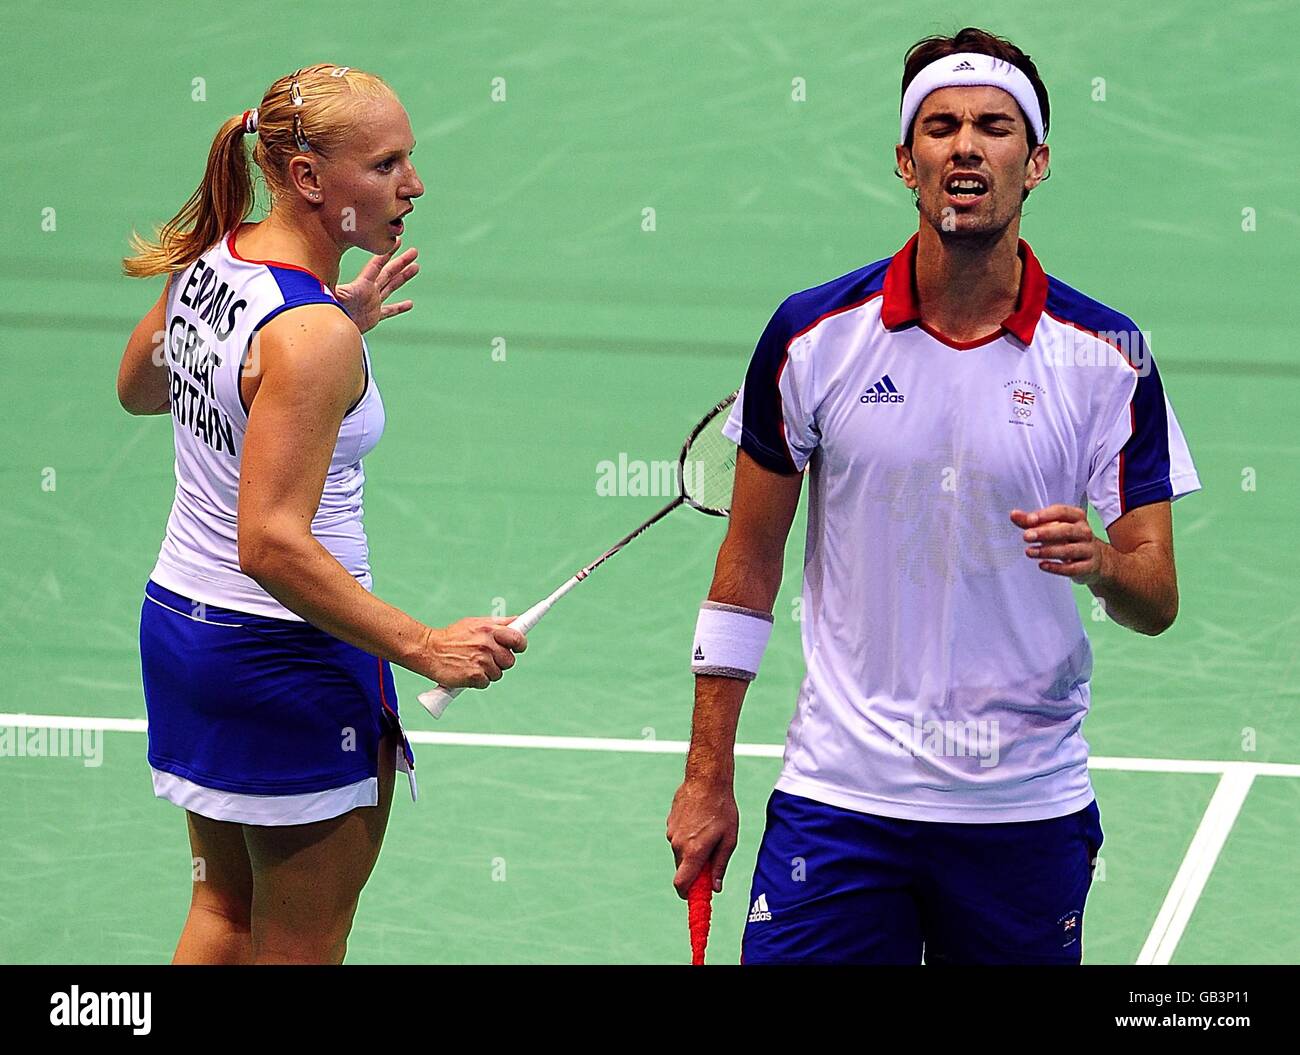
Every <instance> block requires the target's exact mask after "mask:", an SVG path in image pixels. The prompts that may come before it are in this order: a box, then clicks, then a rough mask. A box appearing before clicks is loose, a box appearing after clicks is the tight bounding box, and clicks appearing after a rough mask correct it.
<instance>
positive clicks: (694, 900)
mask: <svg viewBox="0 0 1300 1055" xmlns="http://www.w3.org/2000/svg"><path fill="white" fill-rule="evenodd" d="M712 900H713V861H712V860H708V861H705V862H704V867H703V868H702V869H700V874H699V875H697V876H696V877H695V882H693V883H692V884H691V889H690V890H689V891H687V893H686V918H687V921H688V923H689V924H690V929H691V963H692V965H694V966H697V967H698V966H701V965H703V963H704V950H705V948H706V947H707V946H708V944H709V920H710V917H711V916H712V915H713V906H712V904H711V902H712Z"/></svg>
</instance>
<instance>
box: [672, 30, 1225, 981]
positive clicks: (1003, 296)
mask: <svg viewBox="0 0 1300 1055" xmlns="http://www.w3.org/2000/svg"><path fill="white" fill-rule="evenodd" d="M902 88H903V96H902V106H901V116H902V121H901V126H900V143H899V145H898V146H897V147H896V159H897V164H898V171H899V174H900V176H901V177H902V179H903V180H904V182H905V183H906V185H907V186H908V187H909V188H911V189H912V190H913V192H914V194H915V198H916V205H917V209H918V210H919V212H920V226H919V230H918V232H917V234H916V235H914V236H913V237H912V238H911V239H910V240H909V241H908V242H907V244H906V245H905V246H903V247H902V249H900V250H899V251H898V252H897V253H895V254H894V255H893V256H892V257H889V258H886V259H883V260H878V261H876V262H875V263H872V264H868V265H867V266H866V267H863V268H861V269H859V270H857V271H854V272H852V273H850V274H848V275H845V276H843V277H841V278H838V279H835V280H833V281H831V282H828V283H826V284H824V285H821V286H818V287H816V288H814V289H809V290H806V291H804V292H802V293H797V294H795V295H794V296H791V297H790V298H788V299H787V300H786V301H785V302H784V303H783V304H782V305H781V306H780V308H779V309H778V310H777V312H776V314H775V315H774V316H773V318H772V320H771V322H770V323H769V324H768V326H767V329H766V330H765V331H764V333H763V335H762V337H761V338H760V340H759V342H758V347H757V349H756V351H755V352H754V356H753V359H752V361H751V363H750V366H749V370H748V372H747V374H746V376H745V383H744V388H743V391H742V393H741V396H740V398H739V400H738V401H737V403H736V406H735V408H734V410H733V413H732V415H731V417H730V419H729V421H728V427H727V434H728V435H729V436H731V438H732V439H734V440H735V441H737V442H738V443H739V445H740V450H741V453H740V456H739V459H738V464H737V468H736V479H735V489H734V494H733V498H732V511H731V520H730V523H729V526H728V531H727V536H726V539H725V540H724V542H723V544H722V547H721V549H720V551H719V554H718V559H717V567H716V572H715V576H714V579H713V585H712V587H711V589H710V591H709V598H708V600H707V601H706V602H705V604H704V606H703V608H702V609H701V612H700V616H699V624H698V628H697V631H696V635H695V641H694V647H693V660H692V667H693V670H694V671H695V674H696V675H697V677H696V695H695V715H694V727H693V730H692V737H691V746H690V752H689V756H688V761H687V766H686V776H685V779H684V781H683V783H682V785H681V787H680V788H679V790H678V792H677V795H676V798H675V800H674V802H673V806H672V811H671V813H670V815H669V818H668V837H669V840H670V841H671V843H672V846H673V849H674V852H675V855H676V857H677V862H678V868H677V872H676V875H675V877H674V885H675V886H676V889H677V891H678V893H679V894H681V895H683V896H685V894H686V892H687V890H688V889H689V887H690V885H691V882H692V880H693V879H694V878H695V876H696V874H697V872H698V871H699V870H700V869H710V870H711V871H712V874H713V878H714V888H715V889H721V880H722V876H723V873H724V872H725V870H726V867H727V862H728V859H729V858H730V856H731V853H732V851H733V850H734V848H735V845H736V832H737V827H738V817H737V811H736V805H735V799H734V796H733V793H732V769H733V762H732V752H733V746H734V740H735V730H736V722H737V718H738V715H739V711H740V706H741V701H742V698H743V696H744V693H745V689H746V686H747V684H748V682H749V680H751V679H752V678H753V677H754V676H755V674H756V672H757V671H758V667H759V661H760V659H761V657H762V653H763V649H764V647H765V645H766V643H767V640H768V634H769V632H770V630H771V627H772V620H773V615H772V608H773V604H774V601H775V598H776V594H777V590H778V587H779V585H780V581H781V570H782V569H781V564H782V555H783V552H784V547H785V541H786V537H787V534H788V531H789V527H790V523H791V519H792V517H793V515H794V512H795V507H796V505H797V503H798V500H799V491H800V485H801V482H802V479H803V475H804V470H805V469H806V470H807V473H806V475H807V477H808V491H809V499H808V501H809V507H808V535H807V547H806V554H805V559H804V580H803V593H802V627H801V631H802V638H803V649H804V657H805V660H806V664H807V676H806V678H805V679H804V681H803V684H802V686H801V688H800V690H799V695H798V702H797V705H796V709H795V714H794V718H793V720H792V721H791V723H790V728H789V733H788V736H787V739H786V748H785V758H784V764H783V767H782V770H781V775H780V779H779V780H778V781H777V784H776V788H775V790H774V791H773V793H772V796H771V798H770V800H769V803H768V808H767V823H766V827H765V830H764V834H763V839H762V844H761V847H760V850H759V853H758V861H757V865H756V868H755V871H754V879H753V884H752V888H751V891H750V898H749V911H748V915H747V919H746V927H745V933H744V941H743V953H742V959H743V961H744V962H746V963H782V962H801V963H815V962H824V963H844V962H865V963H891V964H919V963H921V962H925V963H931V964H934V963H1042V964H1054V963H1066V964H1077V963H1079V962H1081V955H1082V944H1083V943H1082V933H1083V910H1084V901H1085V898H1086V896H1087V893H1088V889H1089V886H1090V883H1091V878H1092V862H1093V861H1094V860H1095V857H1096V854H1097V850H1098V848H1099V846H1100V845H1101V841H1102V832H1101V828H1100V824H1099V816H1098V809H1097V804H1096V802H1095V799H1094V794H1093V789H1092V786H1091V783H1090V781H1089V776H1088V765H1087V761H1088V745H1087V743H1086V742H1085V741H1084V738H1083V736H1082V733H1081V729H1080V726H1081V724H1082V722H1083V718H1084V716H1085V715H1086V714H1087V711H1088V706H1089V679H1090V676H1091V671H1092V656H1091V652H1090V649H1089V644H1088V639H1087V637H1086V635H1085V634H1084V630H1083V625H1082V622H1081V620H1080V618H1079V613H1078V609H1077V607H1076V600H1075V593H1074V591H1073V589H1072V586H1071V584H1072V583H1079V584H1081V585H1083V586H1086V587H1087V588H1088V589H1089V590H1090V591H1091V593H1092V594H1093V595H1094V597H1095V598H1096V599H1097V601H1098V602H1099V603H1101V604H1103V605H1104V609H1105V613H1106V615H1107V616H1109V618H1111V619H1114V620H1116V621H1117V622H1119V623H1121V624H1122V625H1124V626H1126V627H1129V628H1131V629H1133V630H1136V631H1138V632H1139V633H1143V634H1150V635H1154V634H1159V633H1161V632H1162V631H1164V630H1165V629H1166V628H1168V627H1169V625H1170V624H1171V623H1172V622H1173V621H1174V618H1175V615H1176V613H1177V609H1178V590H1177V583H1176V579H1175V574H1174V558H1173V542H1172V526H1171V523H1172V522H1171V514H1170V503H1171V502H1172V500H1173V499H1176V498H1178V497H1179V496H1181V495H1184V494H1187V493H1188V492H1191V491H1195V490H1197V489H1198V488H1199V486H1200V484H1199V482H1198V480H1197V476H1196V472H1195V469H1194V467H1193V465H1192V461H1191V458H1190V456H1189V453H1188V449H1187V445H1186V443H1185V441H1184V438H1183V435H1182V432H1181V430H1180V429H1179V426H1178V423H1177V421H1176V420H1175V418H1174V413H1173V410H1172V408H1171V407H1170V405H1169V402H1168V400H1167V399H1166V397H1165V394H1164V391H1163V388H1162V385H1161V379H1160V375H1159V373H1158V372H1157V370H1156V367H1155V363H1154V361H1153V360H1152V359H1151V356H1150V351H1149V348H1148V347H1147V343H1146V341H1145V339H1144V338H1143V336H1142V335H1141V334H1140V333H1139V332H1138V329H1137V326H1136V325H1135V324H1134V323H1133V321H1132V320H1131V319H1130V318H1128V317H1127V316H1126V315H1123V314H1122V313H1120V312H1119V311H1117V310H1115V309H1113V308H1110V307H1107V306H1106V305H1104V304H1101V303H1099V302H1097V301H1096V300H1092V299H1090V298H1089V297H1086V296H1084V295H1083V294H1082V293H1080V292H1078V291H1077V290H1075V289H1072V288H1071V287H1070V286H1068V285H1066V284H1065V283H1064V282H1062V281H1060V280H1059V279H1057V278H1054V277H1051V276H1049V275H1047V274H1046V273H1045V272H1044V270H1043V268H1042V266H1041V265H1040V264H1039V262H1038V260H1037V258H1036V257H1035V255H1034V254H1033V253H1032V252H1031V251H1030V248H1029V246H1028V245H1027V244H1026V243H1025V242H1024V241H1023V240H1021V239H1020V237H1019V234H1020V217H1021V209H1022V203H1023V201H1024V199H1025V198H1026V197H1027V196H1028V195H1029V193H1030V191H1032V190H1033V189H1034V188H1035V187H1037V186H1038V184H1039V182H1040V181H1041V180H1042V179H1043V178H1044V176H1045V174H1046V172H1047V167H1048V147H1047V145H1046V144H1045V143H1044V139H1045V138H1046V135H1047V130H1048V97H1047V90H1046V88H1045V87H1044V86H1043V83H1042V81H1041V80H1040V78H1039V76H1038V72H1037V69H1036V68H1035V66H1034V64H1033V63H1032V62H1031V61H1030V59H1029V57H1028V56H1027V55H1026V54H1025V53H1024V52H1023V51H1021V50H1020V48H1018V47H1016V46H1015V45H1014V44H1012V43H1011V42H1009V41H1007V40H1005V39H1002V38H998V37H995V36H992V35H991V34H988V33H986V32H983V31H981V30H978V29H973V28H968V29H964V30H962V31H961V32H960V33H958V34H956V35H955V36H953V37H929V38H927V39H924V40H922V41H920V42H918V43H917V44H916V45H915V46H913V47H912V48H911V49H910V50H909V52H908V54H907V57H906V60H905V70H904V74H903V81H902ZM1088 503H1090V504H1091V505H1092V506H1093V507H1094V509H1095V510H1096V512H1097V515H1098V516H1099V517H1100V519H1101V521H1102V523H1103V525H1104V527H1105V532H1106V536H1107V538H1106V540H1105V541H1103V540H1101V539H1099V538H1097V537H1095V536H1094V534H1093V531H1092V529H1091V528H1090V527H1089V523H1088V519H1087V516H1086V513H1085V506H1086V504H1088Z"/></svg>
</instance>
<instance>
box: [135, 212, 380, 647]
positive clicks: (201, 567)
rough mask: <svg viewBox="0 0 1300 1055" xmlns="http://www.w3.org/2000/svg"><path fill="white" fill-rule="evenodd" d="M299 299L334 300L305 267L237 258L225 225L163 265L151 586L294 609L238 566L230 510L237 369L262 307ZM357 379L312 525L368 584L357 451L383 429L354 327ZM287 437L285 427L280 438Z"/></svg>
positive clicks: (270, 315)
mask: <svg viewBox="0 0 1300 1055" xmlns="http://www.w3.org/2000/svg"><path fill="white" fill-rule="evenodd" d="M304 304H334V305H336V306H337V307H338V308H339V309H340V310H343V306H342V304H340V303H339V302H338V300H337V299H336V298H335V296H334V294H333V292H332V291H331V290H330V288H329V287H328V286H326V285H325V284H324V283H322V282H321V281H320V279H319V278H317V277H316V276H315V275H313V274H312V273H311V272H310V271H307V270H305V269H304V268H300V267H297V266H295V265H291V264H283V263H279V262H277V261H270V260H266V261H259V260H246V259H244V258H243V257H241V256H240V255H239V254H238V252H237V250H236V248H235V232H233V231H232V232H231V233H230V234H229V235H228V236H227V237H226V238H224V239H222V240H221V241H220V242H218V243H217V244H216V245H215V246H213V247H212V248H211V249H209V250H208V251H207V252H205V253H204V254H203V255H202V256H201V257H199V259H198V260H196V261H195V262H194V263H193V264H191V265H190V266H189V267H187V268H185V269H184V270H183V271H180V272H178V273H177V274H175V275H173V276H172V277H171V281H170V285H169V286H168V291H167V322H166V326H167V329H166V336H165V348H166V363H167V367H168V370H169V372H170V378H171V409H172V433H173V436H174V439H175V445H176V466H175V468H176V497H175V499H174V501H173V503H172V510H171V515H170V516H169V518H168V521H167V533H166V536H165V537H164V539H163V543H162V548H161V551H160V552H159V554H158V561H157V563H156V564H155V566H154V569H153V571H152V572H151V573H150V578H152V579H153V580H154V581H155V582H156V583H158V584H159V585H160V586H165V587H167V589H169V590H175V591H176V592H177V593H180V594H184V595H185V596H187V597H191V598H194V599H195V600H199V601H205V602H207V603H208V604H213V605H217V606H219V607H223V608H231V609H234V610H236V611H241V612H252V613H255V614H258V615H268V616H272V617H275V618H280V619H290V620H297V621H299V622H301V621H302V618H301V616H298V615H296V614H295V613H293V612H291V611H290V610H289V609H287V608H285V607H284V606H283V605H282V604H280V602H279V601H277V600H276V599H275V598H274V597H272V596H271V595H270V594H269V593H267V592H266V591H265V590H264V589H262V587H261V586H259V585H258V584H257V582H256V581H254V580H253V579H251V578H249V576H247V575H245V574H244V573H243V572H242V571H241V570H240V567H239V544H238V533H237V530H236V528H237V523H238V519H237V510H238V502H239V478H240V463H241V460H242V455H243V448H244V433H245V431H246V429H247V427H248V408H246V407H245V406H244V399H243V393H242V392H241V390H240V385H239V378H240V373H241V368H242V366H243V364H244V360H245V357H246V356H247V355H250V354H253V352H254V351H255V349H250V342H251V341H252V339H253V337H254V335H255V334H256V333H257V331H259V330H260V329H261V328H262V327H263V326H265V325H266V324H267V323H268V322H270V321H271V320H272V319H274V318H276V317H278V316H279V315H280V314H282V313H283V312H285V311H288V310H290V309H292V308H295V307H300V306H302V305H304ZM361 346H362V355H363V362H364V367H365V377H366V383H365V390H364V391H363V393H362V395H361V398H360V399H359V400H358V401H357V402H356V403H354V404H353V405H352V406H351V407H350V408H349V409H348V411H347V413H346V415H345V416H344V418H343V422H342V425H341V426H340V428H339V434H338V439H337V441H336V443H335V446H334V454H333V458H332V459H331V462H330V466H329V469H328V471H327V474H326V477H325V486H324V489H323V491H322V494H321V498H320V504H319V506H318V508H317V510H316V515H315V516H314V517H313V519H312V524H311V533H312V535H313V536H314V537H315V538H316V540H317V541H318V542H320V544H321V545H322V546H324V547H325V549H326V550H328V551H329V552H330V553H331V554H332V555H333V556H334V557H335V558H336V559H337V560H338V561H339V563H340V564H342V565H343V567H344V568H346V569H347V570H348V571H349V572H350V573H351V574H352V576H353V577H354V578H355V579H356V580H357V581H358V582H359V583H361V585H362V586H364V587H365V588H366V589H367V590H369V589H371V587H372V585H373V583H372V578H371V574H370V551H369V545H368V541H367V539H366V533H365V529H364V527H363V525H362V492H363V489H364V485H365V472H364V470H363V468H362V464H361V460H362V458H364V457H365V456H366V455H367V454H369V453H370V451H371V450H373V449H374V447H375V445H376V444H377V443H378V442H379V439H380V437H381V436H382V435H383V431H384V423H385V415H384V404H383V400H382V399H381V398H380V395H379V389H378V387H377V386H376V384H375V379H374V375H373V372H372V370H371V364H370V350H369V348H368V347H367V346H366V343H365V338H364V337H363V338H362V341H361ZM283 439H284V442H286V443H292V442H294V439H293V437H292V436H286V437H284V438H283Z"/></svg>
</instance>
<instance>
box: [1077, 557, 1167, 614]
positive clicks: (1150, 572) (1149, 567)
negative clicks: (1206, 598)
mask: <svg viewBox="0 0 1300 1055" xmlns="http://www.w3.org/2000/svg"><path fill="white" fill-rule="evenodd" d="M1101 545H1102V550H1101V574H1100V577H1099V578H1098V580H1097V581H1096V582H1095V583H1091V584H1089V587H1088V588H1089V589H1090V590H1091V591H1092V592H1093V595H1094V596H1096V597H1099V598H1100V599H1101V601H1102V604H1103V605H1105V608H1106V614H1107V615H1108V616H1110V618H1112V619H1114V620H1115V622H1117V623H1119V624H1120V625H1121V626H1126V627H1128V628H1129V629H1130V630H1136V631H1137V632H1138V633H1140V634H1149V635H1155V634H1159V633H1162V632H1163V631H1165V630H1167V629H1169V627H1170V625H1171V624H1172V623H1173V621H1174V618H1175V617H1176V616H1177V615H1178V580H1177V578H1176V577H1175V574H1174V567H1173V561H1172V559H1171V558H1170V555H1169V554H1168V553H1167V552H1166V551H1165V549H1164V548H1163V547H1162V546H1159V545H1156V544H1154V543H1149V544H1146V545H1143V546H1139V547H1138V548H1137V549H1135V550H1133V551H1132V552H1130V553H1122V552H1121V551H1119V550H1117V549H1116V548H1115V547H1114V546H1112V545H1110V544H1109V543H1105V542H1103V543H1102V544H1101Z"/></svg>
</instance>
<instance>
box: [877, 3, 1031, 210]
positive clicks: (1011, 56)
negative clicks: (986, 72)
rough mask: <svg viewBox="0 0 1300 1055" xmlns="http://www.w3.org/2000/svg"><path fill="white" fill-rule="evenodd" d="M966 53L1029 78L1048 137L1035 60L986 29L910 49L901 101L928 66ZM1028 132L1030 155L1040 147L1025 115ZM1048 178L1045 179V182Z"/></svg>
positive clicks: (939, 38)
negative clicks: (987, 57)
mask: <svg viewBox="0 0 1300 1055" xmlns="http://www.w3.org/2000/svg"><path fill="white" fill-rule="evenodd" d="M963 51H970V52H974V53H975V54H977V55H992V56H993V57H994V58H996V59H1001V60H1002V61H1003V62H1009V63H1010V64H1011V65H1012V66H1014V67H1016V69H1018V70H1020V72H1021V73H1023V74H1024V75H1025V76H1026V77H1028V78H1029V83H1030V84H1032V85H1033V87H1034V94H1035V95H1036V96H1038V106H1039V109H1041V110H1042V112H1043V135H1044V136H1046V135H1047V130H1048V128H1049V126H1050V124H1051V113H1052V108H1051V104H1050V103H1049V102H1048V100H1047V88H1046V87H1045V86H1044V84H1043V80H1042V78H1041V77H1039V76H1038V67H1037V66H1035V65H1034V62H1033V60H1032V59H1031V58H1030V57H1029V56H1028V55H1026V54H1025V53H1024V52H1023V51H1021V50H1020V49H1019V48H1018V47H1016V45H1015V44H1013V43H1011V41H1009V40H1007V39H1006V38H1005V37H999V36H995V35H994V34H992V33H989V32H987V31H985V30H983V29H976V28H975V27H974V26H967V27H966V28H965V29H963V30H960V31H959V32H957V33H955V34H953V35H952V36H951V37H945V36H933V37H926V38H925V39H923V40H918V41H917V42H916V43H915V44H913V45H912V46H911V47H910V48H908V49H907V56H906V57H905V58H904V59H903V86H902V90H901V92H900V94H899V99H900V101H901V99H902V97H903V95H905V94H906V93H907V86H908V85H909V84H911V83H912V81H914V80H915V79H916V75H917V74H918V73H920V72H921V71H922V70H923V69H925V67H926V66H928V65H930V63H932V62H934V61H935V60H937V59H942V58H944V57H945V56H947V55H956V54H958V53H959V52H963ZM900 108H901V106H900ZM912 124H913V126H915V124H916V122H915V121H913V122H912ZM1025 133H1026V135H1027V136H1028V137H1029V153H1030V154H1033V152H1034V147H1036V146H1038V137H1037V136H1036V135H1035V134H1034V129H1033V126H1032V125H1030V124H1029V120H1028V115H1026V120H1025ZM903 145H904V146H905V147H907V148H908V149H911V146H912V129H911V128H909V129H908V130H907V139H905V140H904V141H903ZM894 173H895V174H896V175H899V176H900V177H901V173H899V172H898V169H894ZM1046 178H1047V177H1046V176H1044V179H1046ZM1028 197H1029V191H1025V192H1024V193H1023V194H1021V196H1020V200H1021V201H1024V200H1025V199H1026V198H1028ZM918 208H919V203H918Z"/></svg>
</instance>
